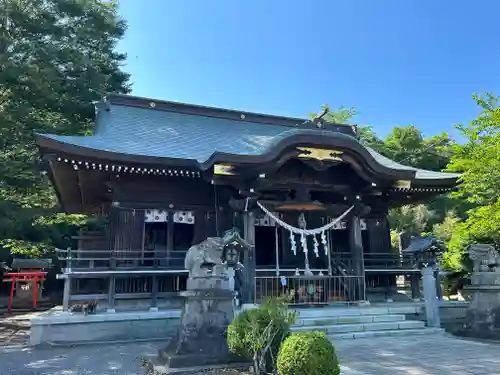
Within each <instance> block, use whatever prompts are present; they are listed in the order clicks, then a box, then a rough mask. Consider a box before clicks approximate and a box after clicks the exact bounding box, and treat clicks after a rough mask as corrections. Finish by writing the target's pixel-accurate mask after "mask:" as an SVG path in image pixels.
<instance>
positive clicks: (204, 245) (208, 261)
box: [184, 237, 224, 277]
mask: <svg viewBox="0 0 500 375" xmlns="http://www.w3.org/2000/svg"><path fill="white" fill-rule="evenodd" d="M223 250H224V240H223V239H222V238H220V237H209V238H207V239H206V240H205V241H203V242H200V243H199V244H197V245H193V246H191V247H190V248H189V250H188V252H187V253H186V258H185V259H184V267H185V268H186V269H187V270H188V271H189V277H203V276H207V275H217V274H218V273H221V272H222V271H223V264H222V254H223Z"/></svg>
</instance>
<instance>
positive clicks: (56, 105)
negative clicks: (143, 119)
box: [0, 0, 129, 255]
mask: <svg viewBox="0 0 500 375" xmlns="http://www.w3.org/2000/svg"><path fill="white" fill-rule="evenodd" d="M0 9H1V10H2V11H1V15H0V150H1V151H0V240H2V243H3V244H4V247H7V248H10V250H11V251H13V252H25V253H30V254H33V255H40V254H41V253H43V252H45V251H47V250H48V249H50V248H52V247H53V245H59V246H61V244H62V243H63V242H64V236H65V235H66V234H67V233H68V231H71V228H70V227H71V226H74V225H80V224H82V222H83V220H84V218H83V217H82V216H79V215H62V216H61V215H58V216H57V217H55V218H47V216H50V215H52V214H53V213H55V212H56V211H57V210H58V209H59V208H58V206H57V201H56V198H55V194H54V191H53V189H52V187H51V185H50V184H49V182H48V181H47V178H45V177H44V176H43V172H42V168H41V165H40V162H39V160H38V153H37V149H36V147H35V144H34V137H33V135H34V132H35V131H39V132H50V133H58V134H84V133H86V132H88V131H89V130H90V129H91V123H92V119H93V116H94V109H93V105H92V102H93V101H96V100H99V99H100V98H101V97H102V96H103V95H105V94H106V93H108V92H120V93H126V92H128V91H129V84H128V79H129V76H128V74H126V73H124V72H123V71H121V69H120V67H121V64H123V62H124V61H125V58H126V56H125V55H123V54H120V53H117V52H115V50H114V48H115V45H116V43H117V42H118V40H119V39H120V38H121V37H122V36H123V35H124V32H125V29H126V24H125V22H124V21H123V20H122V19H120V18H119V17H118V14H117V3H116V2H115V1H104V0H103V1H100V0H85V1H81V0H0ZM44 216H45V218H43V217H44ZM68 225H69V226H70V227H68Z"/></svg>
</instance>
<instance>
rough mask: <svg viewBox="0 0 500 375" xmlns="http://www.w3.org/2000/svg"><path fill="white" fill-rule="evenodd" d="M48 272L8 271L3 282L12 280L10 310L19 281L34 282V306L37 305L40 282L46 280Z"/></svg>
mask: <svg viewBox="0 0 500 375" xmlns="http://www.w3.org/2000/svg"><path fill="white" fill-rule="evenodd" d="M45 276H47V272H45V271H22V272H6V273H4V275H3V282H9V281H10V282H11V286H10V295H9V305H8V309H7V310H8V312H11V311H12V302H13V299H14V290H15V288H16V283H17V282H18V281H25V282H32V283H33V308H34V309H36V307H37V300H38V282H41V281H45Z"/></svg>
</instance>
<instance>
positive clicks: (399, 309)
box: [295, 303, 422, 319]
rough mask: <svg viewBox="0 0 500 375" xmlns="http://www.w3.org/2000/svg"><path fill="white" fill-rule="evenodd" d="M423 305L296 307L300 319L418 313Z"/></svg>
mask: <svg viewBox="0 0 500 375" xmlns="http://www.w3.org/2000/svg"><path fill="white" fill-rule="evenodd" d="M421 309H422V305H421V304H417V303H411V304H398V303H395V304H394V305H388V306H387V305H386V306H363V307H355V306H350V307H345V306H342V307H324V308H315V309H296V310H295V311H296V312H297V314H298V317H297V318H298V319H307V318H330V317H336V316H360V315H395V314H403V315H404V314H417V313H419V312H420V311H421Z"/></svg>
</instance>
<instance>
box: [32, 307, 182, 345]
mask: <svg viewBox="0 0 500 375" xmlns="http://www.w3.org/2000/svg"><path fill="white" fill-rule="evenodd" d="M179 324H180V311H157V312H130V313H98V314H95V315H87V316H85V315H82V314H70V313H64V312H59V313H55V314H47V315H45V316H39V317H36V318H33V319H32V320H31V330H30V345H33V346H37V345H49V346H50V345H71V344H77V343H78V344H85V343H89V344H90V343H96V342H110V343H111V342H116V341H119V342H126V341H135V340H151V341H153V340H168V339H169V338H170V337H172V336H173V335H174V334H175V333H176V330H177V327H178V326H179Z"/></svg>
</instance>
